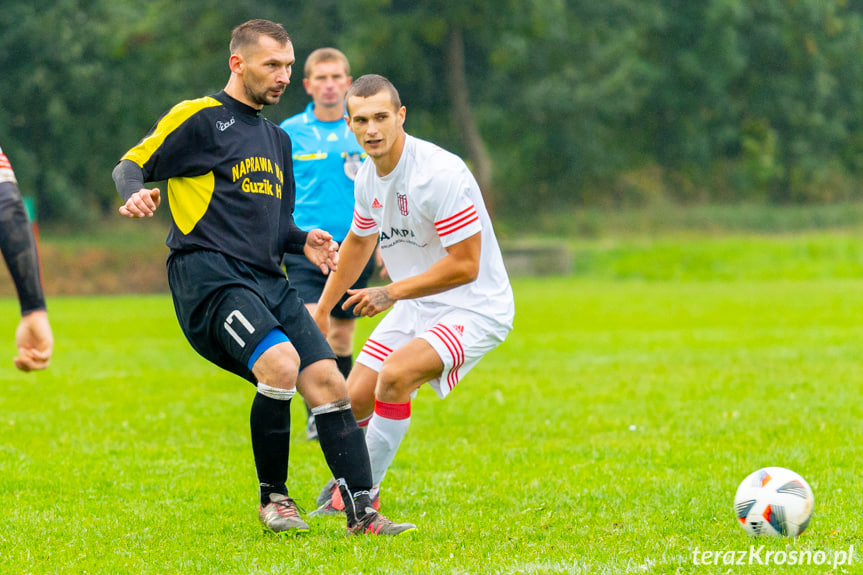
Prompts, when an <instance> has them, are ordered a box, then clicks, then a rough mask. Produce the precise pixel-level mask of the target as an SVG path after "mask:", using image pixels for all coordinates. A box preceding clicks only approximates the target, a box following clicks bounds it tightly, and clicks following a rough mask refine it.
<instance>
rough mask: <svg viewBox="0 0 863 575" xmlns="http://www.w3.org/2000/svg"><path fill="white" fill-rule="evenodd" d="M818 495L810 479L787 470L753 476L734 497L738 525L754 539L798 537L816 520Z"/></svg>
mask: <svg viewBox="0 0 863 575" xmlns="http://www.w3.org/2000/svg"><path fill="white" fill-rule="evenodd" d="M814 507H815V496H814V495H813V494H812V489H811V488H810V487H809V484H808V483H806V480H805V479H803V478H802V477H801V476H800V475H799V474H797V473H795V472H793V471H791V470H790V469H785V468H784V467H765V468H763V469H759V470H758V471H756V472H754V473H752V474H750V475H749V476H748V477H747V478H746V479H744V480H743V482H741V483H740V487H738V488H737V493H736V494H735V495H734V513H735V515H736V516H737V522H738V523H739V524H740V526H741V527H743V529H744V530H745V531H746V533H747V534H749V535H750V536H752V537H758V536H759V535H768V536H771V537H780V536H783V537H784V536H787V537H796V536H797V535H800V534H801V533H803V531H804V530H805V529H806V527H807V526H808V525H809V520H810V519H811V518H812V510H813V509H814Z"/></svg>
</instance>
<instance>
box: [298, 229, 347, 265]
mask: <svg viewBox="0 0 863 575" xmlns="http://www.w3.org/2000/svg"><path fill="white" fill-rule="evenodd" d="M303 253H304V254H305V255H306V257H307V258H309V261H310V262H312V263H313V264H315V265H316V266H318V267H319V268H321V273H322V274H324V275H328V274H329V273H330V272H331V271H336V269H338V267H339V244H338V242H334V241H333V236H332V235H331V234H330V233H329V232H325V231H324V230H312V231H310V232H309V235H308V236H307V237H306V245H305V247H304V248H303Z"/></svg>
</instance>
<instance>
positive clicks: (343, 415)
mask: <svg viewBox="0 0 863 575" xmlns="http://www.w3.org/2000/svg"><path fill="white" fill-rule="evenodd" d="M315 421H316V422H317V424H318V439H319V440H320V442H321V451H323V452H324V459H326V461H327V465H329V467H330V472H332V474H333V477H335V478H336V483H337V484H338V485H339V491H340V492H341V495H342V499H344V501H345V512H346V514H347V516H348V524H349V525H352V524H353V523H355V522H356V520H357V517H362V516H363V515H364V514H365V508H366V507H367V506H371V498H370V497H369V490H370V489H371V488H372V466H371V463H369V451H368V448H367V447H366V438H365V436H364V435H363V432H362V431H361V430H360V428H359V426H357V422H356V420H355V419H354V415H353V413H352V412H351V410H350V408H347V409H342V410H339V411H331V412H329V413H319V414H317V415H315Z"/></svg>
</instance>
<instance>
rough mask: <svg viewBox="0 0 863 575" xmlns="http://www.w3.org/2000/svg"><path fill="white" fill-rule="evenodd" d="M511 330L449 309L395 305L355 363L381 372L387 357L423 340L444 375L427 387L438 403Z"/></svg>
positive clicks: (404, 304)
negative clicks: (436, 357)
mask: <svg viewBox="0 0 863 575" xmlns="http://www.w3.org/2000/svg"><path fill="white" fill-rule="evenodd" d="M510 330H511V328H510V327H509V326H507V325H504V324H502V323H500V322H497V321H494V320H492V319H489V318H487V317H485V316H483V315H479V314H477V313H474V312H471V311H468V310H464V309H458V308H453V307H450V306H441V305H438V306H426V305H421V304H417V303H415V302H413V301H409V300H404V301H400V302H397V303H396V305H395V306H394V307H393V309H391V310H390V312H389V313H388V314H387V315H386V317H384V319H382V320H381V322H380V323H379V324H378V326H377V327H376V328H375V329H374V331H373V332H372V334H371V335H370V336H369V339H368V340H366V343H365V345H364V346H363V349H362V351H360V353H359V355H358V356H357V363H361V364H363V365H364V366H366V367H368V368H370V369H373V370H374V371H377V372H380V370H381V366H382V365H383V363H384V360H386V358H387V357H389V355H390V354H391V353H392V352H393V351H395V350H397V349H398V348H400V347H401V346H403V345H405V344H406V343H408V342H409V341H411V340H412V339H415V338H418V337H419V338H422V339H424V340H426V341H427V342H428V343H429V344H430V345H431V346H432V347H433V348H434V350H435V351H436V352H437V354H438V356H440V358H441V361H442V362H443V372H442V373H441V376H440V377H439V378H437V379H434V380H432V381H429V382H428V384H429V385H430V386H431V388H432V389H433V390H434V391H435V393H437V395H438V397H440V398H441V399H443V398H445V397H446V396H447V395H448V394H449V392H450V391H452V389H453V388H454V387H455V386H456V384H457V383H458V382H459V380H460V379H461V378H462V377H464V376H465V375H467V372H469V371H470V370H471V369H473V366H475V365H476V364H477V363H479V360H480V359H482V357H483V356H484V355H485V354H487V353H488V352H490V351H491V350H493V349H494V348H496V347H497V346H499V345H500V344H501V343H503V340H505V339H506V336H507V335H509V332H510Z"/></svg>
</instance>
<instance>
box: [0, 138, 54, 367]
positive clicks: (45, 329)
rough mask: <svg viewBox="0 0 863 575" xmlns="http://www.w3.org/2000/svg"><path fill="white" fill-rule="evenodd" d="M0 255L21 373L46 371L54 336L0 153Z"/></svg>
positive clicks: (23, 218)
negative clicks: (9, 286)
mask: <svg viewBox="0 0 863 575" xmlns="http://www.w3.org/2000/svg"><path fill="white" fill-rule="evenodd" d="M0 251H2V252H3V259H4V260H6V265H7V267H8V268H9V272H10V273H11V274H12V281H13V282H14V284H15V289H16V290H17V291H18V303H19V304H20V307H21V321H20V322H19V323H18V328H17V329H16V330H15V345H16V346H17V347H18V356H17V357H16V358H15V367H17V368H18V369H20V370H21V371H34V370H39V369H45V368H46V367H48V364H49V363H50V361H51V352H52V351H53V349H54V336H53V334H52V333H51V324H50V323H49V322H48V311H47V309H46V307H45V295H44V294H43V292H42V277H41V275H40V273H39V254H38V252H37V249H36V239H35V237H34V236H33V229H32V227H31V225H30V220H29V219H28V218H27V210H26V208H25V207H24V200H23V199H22V198H21V192H19V191H18V181H17V180H16V179H15V172H14V171H12V164H10V163H9V158H7V157H6V154H4V153H3V150H2V149H0Z"/></svg>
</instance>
